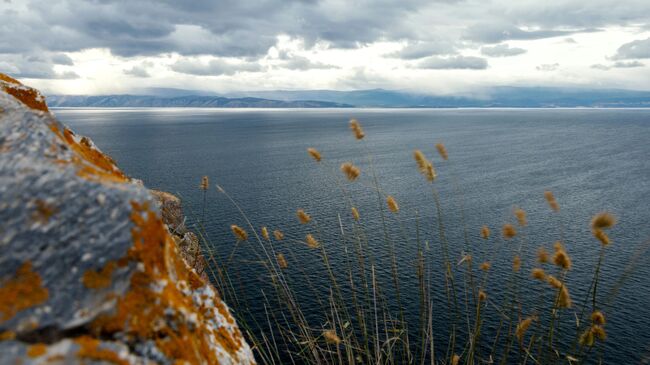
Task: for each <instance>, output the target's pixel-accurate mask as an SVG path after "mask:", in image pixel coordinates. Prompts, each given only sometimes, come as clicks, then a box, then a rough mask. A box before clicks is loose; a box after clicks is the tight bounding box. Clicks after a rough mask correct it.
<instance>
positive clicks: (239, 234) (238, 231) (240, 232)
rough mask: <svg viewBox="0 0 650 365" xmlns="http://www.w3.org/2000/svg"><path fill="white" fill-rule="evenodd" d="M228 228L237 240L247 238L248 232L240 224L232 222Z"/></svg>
mask: <svg viewBox="0 0 650 365" xmlns="http://www.w3.org/2000/svg"><path fill="white" fill-rule="evenodd" d="M230 229H231V230H232V234H234V235H235V238H237V241H246V240H247V239H248V233H246V231H245V230H244V229H243V228H241V227H240V226H238V225H236V224H233V225H231V226H230Z"/></svg>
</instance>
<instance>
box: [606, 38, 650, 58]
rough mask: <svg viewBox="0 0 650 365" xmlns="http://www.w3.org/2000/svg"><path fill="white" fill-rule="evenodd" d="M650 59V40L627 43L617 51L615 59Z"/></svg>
mask: <svg viewBox="0 0 650 365" xmlns="http://www.w3.org/2000/svg"><path fill="white" fill-rule="evenodd" d="M633 58H650V38H647V39H640V40H636V41H632V42H630V43H625V44H624V45H622V46H620V47H619V48H618V50H617V51H616V55H615V56H614V59H617V60H625V59H633Z"/></svg>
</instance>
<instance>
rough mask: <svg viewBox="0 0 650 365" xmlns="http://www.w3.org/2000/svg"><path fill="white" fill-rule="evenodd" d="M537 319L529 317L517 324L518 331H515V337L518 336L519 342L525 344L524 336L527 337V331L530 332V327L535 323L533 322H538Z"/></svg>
mask: <svg viewBox="0 0 650 365" xmlns="http://www.w3.org/2000/svg"><path fill="white" fill-rule="evenodd" d="M536 320H537V317H535V316H531V317H527V318H526V319H524V320H522V321H520V322H519V323H518V324H517V329H516V330H515V336H517V339H518V340H519V342H523V340H524V336H525V335H526V331H528V327H530V325H531V324H532V323H533V321H536Z"/></svg>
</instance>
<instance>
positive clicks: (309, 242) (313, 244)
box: [305, 234, 320, 248]
mask: <svg viewBox="0 0 650 365" xmlns="http://www.w3.org/2000/svg"><path fill="white" fill-rule="evenodd" d="M305 242H307V246H309V248H319V247H320V242H318V240H316V239H315V238H314V236H312V235H311V234H308V235H307V236H306V237H305Z"/></svg>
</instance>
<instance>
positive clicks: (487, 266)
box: [479, 261, 492, 271]
mask: <svg viewBox="0 0 650 365" xmlns="http://www.w3.org/2000/svg"><path fill="white" fill-rule="evenodd" d="M490 267H492V264H490V262H489V261H485V262H483V263H482V264H481V266H479V268H480V269H481V270H483V271H488V270H490Z"/></svg>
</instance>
